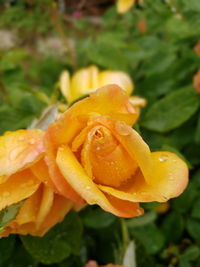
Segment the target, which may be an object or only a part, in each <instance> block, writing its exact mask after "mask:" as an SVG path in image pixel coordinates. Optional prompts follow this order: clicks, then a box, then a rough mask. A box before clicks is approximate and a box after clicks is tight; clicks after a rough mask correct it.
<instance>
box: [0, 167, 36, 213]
mask: <svg viewBox="0 0 200 267" xmlns="http://www.w3.org/2000/svg"><path fill="white" fill-rule="evenodd" d="M39 185H40V181H39V180H38V179H37V178H36V177H35V176H34V175H33V174H32V173H31V171H30V170H28V169H26V170H23V171H21V172H18V173H15V174H13V175H11V176H10V177H9V178H8V180H7V181H6V182H5V183H3V184H0V200H1V201H0V210H2V209H3V208H5V207H6V206H9V205H12V204H15V203H17V202H19V201H21V200H23V199H26V198H27V197H29V196H31V195H32V194H33V193H34V192H35V191H36V190H37V188H38V186H39Z"/></svg>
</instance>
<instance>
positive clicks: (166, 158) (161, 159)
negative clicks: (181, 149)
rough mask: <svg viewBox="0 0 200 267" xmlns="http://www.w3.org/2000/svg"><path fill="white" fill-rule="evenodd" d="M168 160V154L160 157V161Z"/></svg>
mask: <svg viewBox="0 0 200 267" xmlns="http://www.w3.org/2000/svg"><path fill="white" fill-rule="evenodd" d="M167 160H168V156H167V155H162V156H160V157H159V161H160V162H165V161H167Z"/></svg>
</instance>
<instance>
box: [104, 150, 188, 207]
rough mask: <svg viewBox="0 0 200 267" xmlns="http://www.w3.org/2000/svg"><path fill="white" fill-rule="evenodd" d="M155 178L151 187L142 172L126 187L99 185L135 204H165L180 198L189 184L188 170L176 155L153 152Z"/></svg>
mask: <svg viewBox="0 0 200 267" xmlns="http://www.w3.org/2000/svg"><path fill="white" fill-rule="evenodd" d="M151 156H152V160H153V163H154V171H153V173H154V176H153V180H152V182H151V185H149V184H147V183H146V181H145V179H144V177H143V175H142V173H141V171H139V170H138V172H137V173H136V174H135V175H134V176H133V177H132V179H131V180H129V181H128V182H127V184H126V185H123V186H120V187H119V188H117V189H115V188H111V187H108V186H102V185H99V188H100V189H101V190H102V191H103V192H105V193H107V194H110V195H112V196H114V197H116V198H119V199H122V200H128V201H133V202H151V201H159V202H165V201H167V200H168V199H170V198H173V197H177V196H179V195H180V194H181V193H182V192H183V191H184V189H185V188H186V186H187V183H188V168H187V166H186V164H185V163H184V162H183V161H182V160H181V159H180V158H179V157H178V156H176V155H175V154H173V153H170V152H153V153H152V155H151Z"/></svg>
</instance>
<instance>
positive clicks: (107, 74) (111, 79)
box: [99, 70, 134, 95]
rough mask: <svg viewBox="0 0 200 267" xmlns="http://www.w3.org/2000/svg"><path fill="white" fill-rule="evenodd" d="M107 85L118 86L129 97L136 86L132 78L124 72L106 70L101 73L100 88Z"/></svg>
mask: <svg viewBox="0 0 200 267" xmlns="http://www.w3.org/2000/svg"><path fill="white" fill-rule="evenodd" d="M107 84H117V85H118V86H120V87H121V88H122V89H123V90H124V91H125V92H126V93H127V95H131V93H132V92H133V90H134V85H133V82H132V80H131V78H130V77H129V75H127V74H126V73H125V72H122V71H110V70H105V71H102V72H100V73H99V87H101V86H105V85H107Z"/></svg>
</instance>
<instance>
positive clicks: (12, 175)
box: [0, 130, 74, 236]
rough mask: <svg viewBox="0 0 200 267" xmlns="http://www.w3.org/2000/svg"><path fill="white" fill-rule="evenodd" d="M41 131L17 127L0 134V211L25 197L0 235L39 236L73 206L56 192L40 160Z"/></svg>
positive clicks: (41, 159)
mask: <svg viewBox="0 0 200 267" xmlns="http://www.w3.org/2000/svg"><path fill="white" fill-rule="evenodd" d="M43 136H44V132H42V131H40V130H18V131H16V132H7V133H5V134H4V135H3V136H1V137H0V200H1V201H0V211H1V210H3V209H4V208H6V207H9V206H10V205H13V204H16V203H18V202H20V201H24V202H23V204H22V206H21V207H20V210H19V213H18V215H17V217H16V218H15V219H13V220H12V221H11V222H9V223H8V225H6V226H5V228H4V230H3V232H1V234H0V236H7V235H9V234H10V233H15V234H32V235H38V236H41V235H43V234H44V233H46V232H47V231H48V230H49V229H50V228H51V227H52V226H54V225H55V224H56V223H57V222H59V221H61V220H62V219H63V218H64V216H65V214H66V213H67V212H68V211H69V210H70V209H71V208H72V207H74V204H73V203H72V202H71V201H69V200H68V199H66V198H64V197H62V196H60V195H58V194H56V193H55V191H56V189H55V187H54V185H53V183H52V181H51V179H50V178H49V175H48V168H47V166H46V164H45V162H44V160H43V158H44V155H45V151H44V143H43Z"/></svg>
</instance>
